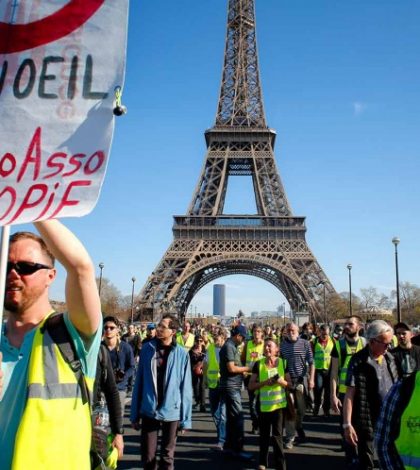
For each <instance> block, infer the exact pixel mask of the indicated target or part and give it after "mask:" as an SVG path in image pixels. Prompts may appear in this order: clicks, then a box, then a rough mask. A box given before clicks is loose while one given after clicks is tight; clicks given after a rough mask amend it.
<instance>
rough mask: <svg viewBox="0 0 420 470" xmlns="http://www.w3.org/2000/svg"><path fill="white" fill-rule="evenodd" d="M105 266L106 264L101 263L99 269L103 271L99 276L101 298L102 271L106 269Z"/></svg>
mask: <svg viewBox="0 0 420 470" xmlns="http://www.w3.org/2000/svg"><path fill="white" fill-rule="evenodd" d="M104 267H105V265H104V263H103V262H102V261H101V262H100V263H99V269H100V270H101V272H100V274H99V286H98V292H99V297H100V296H101V287H102V270H103V269H104Z"/></svg>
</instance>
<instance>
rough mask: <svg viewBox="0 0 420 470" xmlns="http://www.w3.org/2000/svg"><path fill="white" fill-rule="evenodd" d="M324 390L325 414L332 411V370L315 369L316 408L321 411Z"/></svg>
mask: <svg viewBox="0 0 420 470" xmlns="http://www.w3.org/2000/svg"><path fill="white" fill-rule="evenodd" d="M322 392H324V400H323V401H322V409H323V410H324V414H326V415H327V414H329V412H330V407H331V403H330V371H329V370H324V369H316V370H315V390H314V396H315V403H314V406H315V410H316V411H319V409H320V407H321V400H322Z"/></svg>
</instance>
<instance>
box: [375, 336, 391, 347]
mask: <svg viewBox="0 0 420 470" xmlns="http://www.w3.org/2000/svg"><path fill="white" fill-rule="evenodd" d="M373 341H375V343H379V344H381V345H382V346H383V347H386V348H389V347H390V346H391V344H392V343H384V342H383V341H379V339H376V338H373Z"/></svg>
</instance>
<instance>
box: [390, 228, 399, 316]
mask: <svg viewBox="0 0 420 470" xmlns="http://www.w3.org/2000/svg"><path fill="white" fill-rule="evenodd" d="M392 243H393V244H394V246H395V278H396V283H397V319H398V322H401V307H400V280H399V273H398V243H400V239H399V238H398V237H394V238H393V239H392Z"/></svg>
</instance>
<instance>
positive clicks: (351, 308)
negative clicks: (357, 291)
mask: <svg viewBox="0 0 420 470" xmlns="http://www.w3.org/2000/svg"><path fill="white" fill-rule="evenodd" d="M352 267H353V266H352V265H351V264H350V263H349V264H348V265H347V269H348V270H349V310H350V316H352V315H353V306H352V303H351V268H352Z"/></svg>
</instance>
